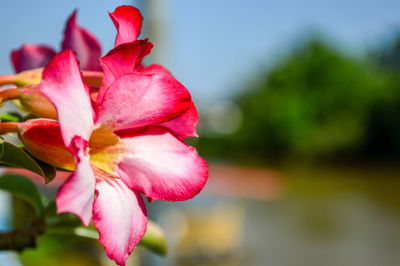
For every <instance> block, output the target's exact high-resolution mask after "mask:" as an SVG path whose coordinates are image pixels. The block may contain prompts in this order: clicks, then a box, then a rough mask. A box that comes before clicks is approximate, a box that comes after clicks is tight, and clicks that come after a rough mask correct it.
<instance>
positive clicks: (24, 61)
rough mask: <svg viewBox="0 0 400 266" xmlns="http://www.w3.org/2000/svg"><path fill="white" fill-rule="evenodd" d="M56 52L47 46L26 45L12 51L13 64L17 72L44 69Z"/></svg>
mask: <svg viewBox="0 0 400 266" xmlns="http://www.w3.org/2000/svg"><path fill="white" fill-rule="evenodd" d="M55 55H56V52H55V51H54V50H53V49H52V48H50V47H47V46H45V45H36V44H30V43H27V44H24V45H22V46H21V48H19V49H15V50H12V51H11V62H12V65H13V67H14V70H15V71H16V72H21V71H24V70H29V69H34V68H39V67H44V66H45V65H46V64H47V63H48V62H49V61H50V59H52V58H53V57H54V56H55Z"/></svg>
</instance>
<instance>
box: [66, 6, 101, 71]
mask: <svg viewBox="0 0 400 266" xmlns="http://www.w3.org/2000/svg"><path fill="white" fill-rule="evenodd" d="M76 13H77V11H76V10H75V11H74V12H73V13H72V15H71V16H70V17H69V19H68V21H67V24H66V25H65V30H64V40H63V42H62V46H61V48H62V50H67V49H69V48H72V50H74V51H75V52H76V56H77V58H78V60H79V62H80V63H81V68H82V69H84V70H95V71H97V70H101V66H100V61H99V58H100V56H101V46H100V43H99V41H98V40H97V39H96V37H95V36H94V35H93V34H92V33H90V32H89V31H87V30H86V29H84V28H81V27H79V26H78V25H77V24H76Z"/></svg>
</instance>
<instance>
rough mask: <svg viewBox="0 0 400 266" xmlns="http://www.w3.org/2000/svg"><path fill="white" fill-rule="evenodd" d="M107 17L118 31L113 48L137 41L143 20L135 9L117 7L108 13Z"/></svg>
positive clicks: (131, 7)
mask: <svg viewBox="0 0 400 266" xmlns="http://www.w3.org/2000/svg"><path fill="white" fill-rule="evenodd" d="M109 15H110V18H111V19H112V21H113V23H114V25H115V27H116V28H117V31H118V33H117V37H116V38H115V46H118V45H120V44H122V43H127V42H133V41H135V40H136V39H137V37H138V36H139V34H140V30H141V28H142V20H143V17H142V15H141V14H140V11H139V10H138V9H137V8H134V7H133V6H119V7H117V8H116V9H115V11H114V12H112V13H109Z"/></svg>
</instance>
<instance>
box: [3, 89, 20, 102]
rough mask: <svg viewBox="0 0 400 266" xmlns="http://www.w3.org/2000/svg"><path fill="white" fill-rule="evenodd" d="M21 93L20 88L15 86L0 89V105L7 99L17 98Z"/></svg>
mask: <svg viewBox="0 0 400 266" xmlns="http://www.w3.org/2000/svg"><path fill="white" fill-rule="evenodd" d="M20 95H21V89H18V88H16V87H14V88H8V89H0V105H1V104H2V103H4V102H6V101H8V100H13V99H17V98H18V97H19V96H20Z"/></svg>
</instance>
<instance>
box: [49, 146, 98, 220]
mask: <svg viewBox="0 0 400 266" xmlns="http://www.w3.org/2000/svg"><path fill="white" fill-rule="evenodd" d="M77 145H79V143H76V144H75V145H74V146H75V147H74V149H75V152H76V153H75V158H76V160H77V166H76V169H75V171H74V172H73V173H72V174H71V176H70V177H69V178H68V180H67V181H66V182H65V183H64V185H63V186H62V187H61V188H60V190H59V191H58V193H57V197H56V203H57V212H58V213H62V212H70V213H73V214H75V215H77V216H78V217H79V218H80V219H81V221H82V223H83V224H84V225H86V226H88V225H89V223H90V220H91V219H92V205H93V201H94V190H95V178H94V175H93V171H92V169H91V166H90V163H89V157H88V156H86V155H85V154H84V149H85V147H84V146H85V145H84V146H83V147H79V146H78V147H77Z"/></svg>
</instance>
